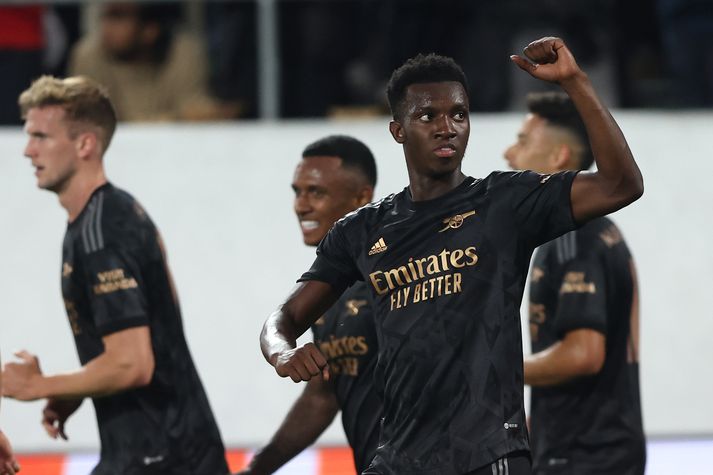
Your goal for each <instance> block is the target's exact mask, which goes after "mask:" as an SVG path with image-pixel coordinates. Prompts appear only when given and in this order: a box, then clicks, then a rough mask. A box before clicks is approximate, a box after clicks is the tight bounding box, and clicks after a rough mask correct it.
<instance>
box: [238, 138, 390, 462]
mask: <svg viewBox="0 0 713 475" xmlns="http://www.w3.org/2000/svg"><path fill="white" fill-rule="evenodd" d="M374 186H376V163H375V161H374V157H373V155H372V153H371V151H370V150H369V148H368V147H367V146H366V145H365V144H363V143H362V142H360V141H359V140H357V139H355V138H352V137H348V136H343V135H332V136H329V137H325V138H323V139H321V140H318V141H316V142H314V143H312V144H310V145H308V146H307V147H306V148H305V150H304V152H302V161H301V162H300V163H299V164H298V165H297V168H296V170H295V175H294V179H293V181H292V189H293V190H294V192H295V199H294V210H295V214H296V215H297V219H298V221H299V225H300V229H301V230H302V238H303V241H304V243H305V244H306V245H308V246H317V245H318V244H319V242H320V241H321V240H322V238H323V237H324V236H325V235H326V234H327V232H328V231H329V229H330V228H331V227H332V225H333V224H334V223H335V222H336V221H338V220H339V219H341V218H342V217H343V216H344V215H345V214H347V213H350V212H352V211H354V210H355V209H357V208H359V207H361V206H364V205H365V204H367V203H369V202H370V201H371V200H372V198H373V194H374ZM312 331H313V333H314V345H315V346H316V347H317V348H319V349H320V351H322V353H323V354H324V355H325V358H326V359H327V364H328V365H329V371H330V378H329V380H328V381H325V380H323V379H322V378H312V379H310V380H309V381H308V382H307V385H306V386H305V389H304V391H303V392H302V394H301V395H300V397H299V398H298V399H297V400H296V401H295V403H294V404H293V405H292V409H290V412H289V413H288V414H287V416H286V417H285V420H284V421H283V422H282V425H281V426H280V428H279V429H278V430H277V432H276V433H275V435H274V436H273V437H272V440H271V441H270V443H269V444H268V445H266V446H265V447H263V448H262V449H260V450H259V451H258V452H257V454H256V455H255V457H254V458H253V459H252V460H251V461H250V465H249V466H248V468H246V469H245V470H244V471H242V472H240V474H241V475H248V474H249V475H264V474H270V473H273V472H275V471H276V470H277V469H279V468H280V467H281V466H282V465H284V464H285V463H287V462H288V461H289V460H290V459H292V458H293V457H294V456H296V455H297V454H298V453H300V452H301V451H302V450H304V449H305V448H307V447H308V446H309V445H311V444H312V443H314V441H315V440H316V439H317V437H319V436H320V435H321V434H322V433H323V432H324V431H325V430H326V429H327V427H329V425H330V424H331V423H332V421H333V420H334V417H335V416H336V415H337V413H338V412H339V411H340V410H341V411H342V425H343V427H344V433H345V434H346V436H347V440H348V442H349V445H350V446H351V448H352V450H353V452H354V465H355V467H356V470H357V473H361V472H362V471H364V470H365V469H366V468H367V467H368V466H369V463H370V462H371V460H372V458H374V453H375V452H376V446H377V443H378V441H379V426H380V421H381V412H382V408H381V399H380V398H379V396H378V395H377V391H376V389H375V388H374V369H375V367H376V356H377V353H378V344H377V338H376V327H375V325H374V314H373V311H372V308H371V304H370V297H369V292H368V289H367V287H366V285H365V283H364V282H357V283H355V284H354V285H353V286H351V287H350V288H349V290H347V291H346V292H345V293H344V294H343V295H342V296H341V298H340V299H339V300H338V301H337V302H336V303H335V304H334V305H332V307H331V308H330V309H329V310H327V311H326V312H325V314H324V315H323V316H322V318H320V319H319V320H317V321H316V322H315V323H314V325H312Z"/></svg>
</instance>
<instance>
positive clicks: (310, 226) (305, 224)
mask: <svg viewBox="0 0 713 475" xmlns="http://www.w3.org/2000/svg"><path fill="white" fill-rule="evenodd" d="M300 227H301V228H302V231H303V232H309V231H314V230H315V229H317V228H318V227H319V221H307V220H301V221H300Z"/></svg>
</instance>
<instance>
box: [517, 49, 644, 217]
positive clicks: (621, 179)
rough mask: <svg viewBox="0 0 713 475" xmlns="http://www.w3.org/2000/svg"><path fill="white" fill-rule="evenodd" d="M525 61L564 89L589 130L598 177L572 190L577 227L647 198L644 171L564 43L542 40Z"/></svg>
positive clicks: (521, 61) (584, 178) (579, 181)
mask: <svg viewBox="0 0 713 475" xmlns="http://www.w3.org/2000/svg"><path fill="white" fill-rule="evenodd" d="M524 55H525V56H526V57H527V58H528V59H529V60H530V61H527V60H526V59H525V58H523V57H521V56H517V55H513V56H512V57H511V59H512V60H513V62H514V63H515V64H517V65H518V66H519V67H520V68H521V69H523V70H524V71H526V72H528V73H529V74H530V75H532V76H533V77H535V78H537V79H540V80H543V81H547V82H552V83H555V84H559V85H560V86H561V87H562V89H564V91H565V92H566V93H567V94H568V95H569V97H570V98H571V99H572V102H573V103H574V105H575V107H576V108H577V111H578V112H579V115H580V116H581V117H582V120H583V122H584V125H585V126H586V128H587V134H588V136H589V141H590V145H591V148H592V152H593V154H594V160H595V162H596V164H597V171H596V172H593V173H588V172H581V173H579V174H578V175H577V178H576V179H575V180H574V183H573V184H572V191H571V201H572V212H573V214H574V219H575V221H576V222H578V223H584V222H586V221H588V220H590V219H592V218H595V217H598V216H604V215H606V214H609V213H612V212H614V211H616V210H618V209H621V208H623V207H624V206H626V205H628V204H630V203H632V202H633V201H635V200H637V199H638V198H639V197H640V196H641V195H642V194H643V192H644V181H643V178H642V176H641V171H640V170H639V167H638V166H637V165H636V162H635V161H634V157H633V156H632V154H631V150H629V146H628V144H627V143H626V139H625V138H624V135H623V134H622V132H621V130H620V129H619V126H618V125H617V123H616V121H615V120H614V118H613V117H612V116H611V114H610V113H609V111H608V110H607V108H606V107H605V106H604V105H603V104H602V102H601V101H600V99H599V97H598V96H597V94H596V92H595V91H594V88H593V87H592V85H591V83H590V82H589V79H588V78H587V75H586V74H585V73H584V72H583V71H582V70H581V69H580V68H579V66H578V65H577V63H576V61H575V60H574V57H573V56H572V53H571V52H570V51H569V49H568V48H567V46H566V45H565V44H564V42H563V41H562V40H561V39H559V38H552V37H547V38H542V39H540V40H537V41H534V42H532V43H530V44H529V45H528V46H527V47H526V48H525V50H524Z"/></svg>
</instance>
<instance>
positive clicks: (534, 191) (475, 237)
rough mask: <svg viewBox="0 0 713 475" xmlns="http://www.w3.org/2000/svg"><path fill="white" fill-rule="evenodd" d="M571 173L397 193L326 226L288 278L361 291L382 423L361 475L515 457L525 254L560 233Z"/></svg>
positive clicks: (510, 176) (519, 437) (501, 177)
mask: <svg viewBox="0 0 713 475" xmlns="http://www.w3.org/2000/svg"><path fill="white" fill-rule="evenodd" d="M574 176H575V173H572V172H565V173H560V174H556V175H551V176H543V175H538V174H535V173H532V172H518V173H514V172H496V173H492V174H491V175H489V176H488V177H487V178H485V179H474V178H466V179H465V180H464V181H463V183H461V184H460V185H459V186H458V187H456V188H455V189H453V190H451V191H450V192H448V193H446V194H444V195H443V196H440V197H438V198H436V199H433V200H427V201H418V202H414V201H413V200H412V199H411V196H410V193H409V190H408V188H406V189H405V190H404V191H402V192H401V193H398V194H396V195H391V196H389V197H387V198H385V199H383V200H381V201H380V202H378V203H376V204H373V205H367V206H366V207H364V208H361V209H359V210H358V211H356V212H354V213H351V214H349V215H347V216H345V217H344V218H343V219H342V220H340V221H338V222H337V223H336V224H335V225H334V227H333V228H332V230H331V231H330V232H329V233H328V234H327V236H326V237H325V239H324V240H323V241H322V243H321V244H320V246H319V247H318V250H317V254H318V255H317V259H316V260H315V262H314V264H313V266H312V268H311V269H310V270H309V271H308V272H307V273H305V274H304V275H303V277H302V280H320V281H324V282H327V283H329V284H330V285H332V286H333V287H334V288H335V289H337V290H341V289H345V288H346V287H347V286H349V285H350V284H351V283H352V282H354V281H356V280H358V279H361V280H364V281H365V282H366V283H367V286H368V287H369V288H370V291H371V293H372V297H373V302H374V314H375V320H376V327H377V334H378V337H379V361H378V364H377V377H376V381H377V384H380V386H381V387H380V391H381V392H382V393H383V404H384V413H383V415H384V419H383V423H382V432H381V438H380V442H379V447H378V448H377V453H376V457H375V458H374V461H373V462H372V466H371V468H370V469H369V470H368V473H422V474H426V473H428V474H439V475H446V474H460V473H466V472H469V471H472V470H474V469H477V468H479V467H482V466H485V465H488V464H490V463H491V462H493V461H495V460H497V459H498V458H501V457H502V456H504V455H506V454H508V453H511V452H514V451H518V450H527V449H528V441H527V430H526V427H525V411H524V404H523V374H522V336H521V331H520V312H519V308H520V302H521V299H522V293H523V287H524V284H525V278H526V274H527V270H528V267H529V261H530V257H531V255H532V251H533V250H534V249H535V247H537V246H538V245H540V244H542V243H543V242H546V241H548V240H550V239H553V238H555V237H557V236H559V235H561V234H563V233H565V232H567V231H570V230H572V229H573V228H574V223H573V218H572V212H571V207H570V188H571V184H572V180H573V178H574Z"/></svg>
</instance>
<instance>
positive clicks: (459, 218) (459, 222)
mask: <svg viewBox="0 0 713 475" xmlns="http://www.w3.org/2000/svg"><path fill="white" fill-rule="evenodd" d="M474 214H475V210H473V211H468V212H467V213H463V214H457V215H455V216H451V217H450V218H446V219H444V220H443V224H445V226H444V227H443V229H441V230H440V231H438V232H439V233H442V232H444V231H448V230H449V229H458V228H460V227H461V226H463V221H465V219H466V218H468V217H470V216H473V215H474Z"/></svg>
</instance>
